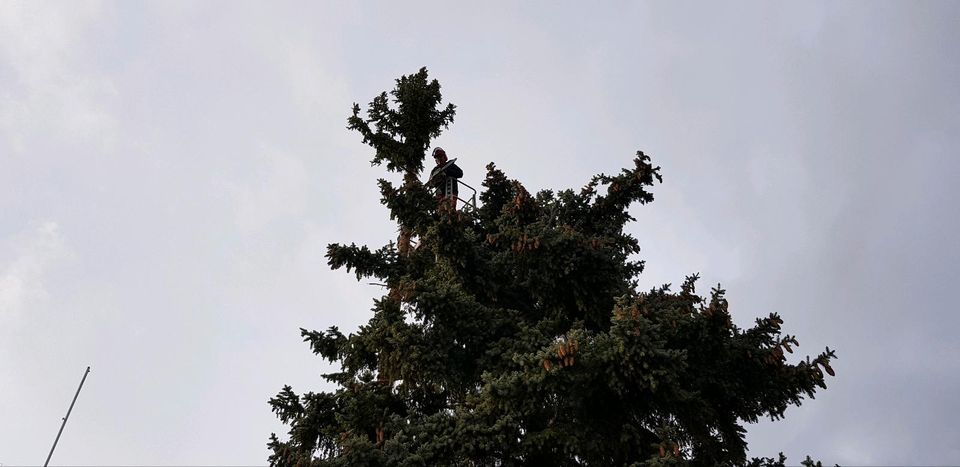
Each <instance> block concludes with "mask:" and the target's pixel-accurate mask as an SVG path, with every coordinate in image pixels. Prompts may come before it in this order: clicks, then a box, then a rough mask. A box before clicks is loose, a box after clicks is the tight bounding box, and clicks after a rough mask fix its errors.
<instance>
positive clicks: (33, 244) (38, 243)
mask: <svg viewBox="0 0 960 467" xmlns="http://www.w3.org/2000/svg"><path fill="white" fill-rule="evenodd" d="M4 243H7V242H4ZM9 243H12V244H13V246H12V247H11V248H9V250H12V255H10V256H12V258H11V259H10V260H9V261H4V262H0V322H7V321H12V320H14V319H16V317H17V316H19V315H20V314H21V313H23V312H24V310H26V309H28V308H29V307H30V306H31V305H32V304H34V303H37V302H40V301H42V300H44V299H45V298H46V297H47V291H46V289H45V288H44V276H45V274H46V272H47V271H48V269H49V268H50V266H51V265H53V264H54V263H56V262H57V261H58V260H60V259H63V258H65V257H66V256H68V255H69V251H68V249H67V247H66V246H65V245H64V241H63V236H62V235H61V234H60V228H59V226H58V225H57V223H56V222H52V221H48V222H45V223H43V224H42V225H40V226H39V227H37V228H35V229H32V230H31V231H28V232H25V233H22V234H20V235H18V236H16V237H15V238H14V239H13V240H12V241H10V242H9Z"/></svg>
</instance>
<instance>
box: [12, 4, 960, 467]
mask: <svg viewBox="0 0 960 467" xmlns="http://www.w3.org/2000/svg"><path fill="white" fill-rule="evenodd" d="M359 3H360V2H356V3H348V2H327V3H320V2H304V3H283V4H277V2H261V3H246V4H243V3H239V2H233V1H222V2H209V1H208V2H188V1H184V2H153V4H152V5H151V4H147V3H146V2H116V3H112V2H94V1H77V2H55V3H51V4H47V3H45V2H40V1H24V2H18V1H13V2H11V1H9V0H2V1H0V212H2V213H3V215H2V216H0V463H2V464H4V465H18V464H42V463H43V461H44V459H45V457H46V454H47V452H48V450H49V448H50V445H51V443H52V442H53V438H54V436H55V435H56V431H57V429H58V428H59V424H60V419H61V417H63V415H64V413H65V411H66V409H67V406H68V405H69V402H70V398H71V397H72V396H73V393H74V391H75V390H76V385H77V384H78V383H79V380H80V377H81V375H82V373H83V370H84V368H85V367H86V366H87V365H90V366H92V367H93V368H92V372H91V374H90V376H89V378H88V379H87V382H86V385H85V386H84V389H83V392H82V393H81V394H80V398H79V400H78V402H77V405H76V408H75V409H74V411H73V414H72V415H71V418H70V422H69V424H68V426H67V427H66V430H65V431H64V434H63V438H62V439H61V441H60V444H59V446H58V448H57V452H56V454H55V455H54V458H53V462H54V463H59V464H86V465H92V464H100V465H108V464H150V465H175V464H178V465H183V464H194V465H195V464H263V463H265V462H266V457H267V450H266V446H265V444H266V442H267V438H268V436H269V434H270V432H272V431H277V432H280V431H283V427H282V426H281V425H280V424H279V423H278V422H276V421H275V419H274V417H273V415H272V414H271V413H270V410H269V407H268V405H267V399H269V398H270V397H271V396H272V395H274V394H276V392H277V391H278V390H279V389H280V388H281V387H282V386H283V385H284V384H292V385H293V386H294V388H295V389H297V390H318V389H322V388H324V387H326V386H324V385H323V383H322V381H321V379H320V378H319V375H320V374H321V373H322V372H324V371H325V370H326V369H327V367H326V366H325V365H324V364H322V362H320V361H319V359H317V358H315V357H313V356H312V355H311V353H310V351H309V349H308V347H307V346H306V345H305V344H303V343H302V342H300V338H299V331H298V328H300V327H307V328H318V329H319V328H326V327H327V326H330V325H339V326H340V327H341V328H344V329H354V328H355V327H356V326H357V325H358V324H359V323H361V322H365V321H366V320H367V319H369V316H370V311H369V309H370V306H371V302H370V299H371V297H373V296H374V295H375V294H377V293H379V292H380V290H378V289H376V288H375V287H370V286H367V285H364V284H362V283H359V284H358V283H357V282H356V280H355V279H354V278H353V277H352V276H350V275H348V274H345V273H343V272H331V271H329V270H328V269H327V267H326V261H325V259H324V257H323V254H324V251H325V246H326V244H327V243H330V242H351V241H356V242H358V243H367V244H370V245H371V246H380V245H382V244H384V243H386V242H387V241H389V240H390V239H391V238H393V237H394V236H395V233H394V230H393V229H394V228H393V227H392V226H391V224H390V223H389V221H388V218H387V216H386V211H385V209H384V208H382V207H381V206H380V205H379V204H378V198H379V195H378V192H377V189H376V185H375V182H374V180H375V179H376V178H377V177H379V176H382V175H383V173H384V172H383V170H382V169H381V168H375V167H370V164H369V160H370V159H371V151H370V149H369V148H368V147H366V146H364V145H362V144H361V143H360V141H359V137H358V136H357V135H355V134H351V133H348V132H347V130H346V129H345V123H346V117H347V115H348V113H349V109H350V106H351V104H352V103H353V102H360V103H361V104H364V103H366V102H368V101H369V100H370V98H372V97H373V96H374V95H375V94H377V93H378V92H380V91H382V90H386V89H389V88H391V87H392V84H393V80H394V79H395V78H396V77H398V76H400V75H401V74H407V73H413V72H416V71H417V69H419V68H420V67H421V66H427V67H428V68H429V69H430V72H431V76H432V77H435V78H438V79H439V80H440V81H441V83H442V85H443V94H444V97H445V98H446V100H448V101H450V102H453V103H455V104H457V106H458V109H457V110H458V113H457V117H456V121H455V123H454V125H453V126H452V127H451V128H450V130H449V131H448V132H447V133H445V134H444V135H443V136H441V138H440V139H439V140H438V141H437V144H440V145H442V146H444V147H445V148H447V151H448V153H449V154H451V156H453V157H458V164H459V165H461V167H463V169H464V171H465V173H466V175H465V181H466V182H467V183H471V184H474V185H478V184H479V182H480V181H481V179H482V175H483V166H484V165H485V164H487V163H488V162H490V161H494V162H496V163H497V165H498V166H499V167H501V168H502V169H503V170H505V171H506V172H507V174H508V175H509V176H511V177H513V178H517V179H519V180H521V181H523V182H524V183H525V184H526V185H527V187H528V188H529V189H531V191H533V190H537V189H542V188H566V187H579V186H582V185H583V184H584V183H585V182H586V181H587V180H588V179H589V177H590V176H591V175H592V174H594V173H597V172H607V173H610V172H614V171H616V170H618V168H620V167H624V166H628V165H630V163H631V159H632V156H633V153H634V152H635V151H636V150H638V149H642V150H644V151H645V152H647V153H648V154H650V155H651V156H652V157H653V160H654V162H655V163H656V164H659V165H661V166H662V167H663V169H662V172H663V175H664V183H663V184H662V185H658V186H656V187H655V189H654V192H655V196H656V201H655V202H654V203H653V204H652V205H648V206H644V207H637V208H636V209H635V210H634V211H633V212H634V214H635V216H636V217H637V218H638V221H637V222H636V223H634V224H633V225H632V226H630V230H631V232H633V233H634V234H635V235H636V236H637V237H638V238H639V239H640V241H641V245H642V246H643V248H644V253H643V254H642V257H643V258H644V259H646V260H647V270H646V272H645V273H644V274H643V276H642V279H641V284H642V285H643V287H644V288H649V287H652V286H654V285H658V284H662V283H667V282H672V283H674V284H678V283H679V282H680V281H682V279H683V277H684V276H685V275H686V274H688V273H693V272H700V273H701V276H702V277H703V280H702V281H701V291H704V292H706V291H708V290H709V287H710V286H711V285H712V284H716V283H717V282H721V283H722V284H723V286H724V287H725V288H726V289H727V290H728V294H729V295H728V296H729V299H730V302H731V309H732V312H733V314H734V317H735V320H736V321H737V322H738V323H739V324H741V325H748V324H750V323H751V322H752V320H753V319H754V318H755V317H758V316H764V315H766V314H767V313H770V312H773V311H776V312H779V313H780V314H781V316H782V317H783V318H784V320H785V325H784V328H785V330H786V331H787V332H789V333H791V334H796V335H798V338H799V340H800V343H801V346H800V351H801V353H802V354H816V353H818V352H820V351H821V350H822V349H823V347H824V346H827V345H829V346H830V347H831V348H836V349H837V354H838V356H839V360H838V361H837V362H836V365H835V366H834V368H835V369H836V371H837V377H835V378H828V380H827V381H828V385H829V389H828V390H826V391H823V392H821V393H820V395H818V397H817V398H816V399H815V400H812V401H807V402H806V403H805V404H804V406H803V407H802V408H791V409H789V410H788V411H787V418H786V419H785V420H782V421H778V422H775V423H770V422H763V423H760V424H758V425H752V426H750V427H749V436H748V441H749V442H750V450H751V455H755V456H760V455H763V456H775V455H776V453H777V452H778V451H781V450H782V451H784V452H785V453H786V454H787V455H788V456H789V457H790V460H791V461H793V462H799V461H800V460H802V459H803V456H804V455H806V454H808V453H809V454H811V455H813V456H814V457H817V458H820V459H822V460H823V461H824V462H825V463H830V464H833V463H840V464H847V465H851V464H853V465H856V464H860V465H863V464H886V465H894V464H926V465H930V464H953V465H956V464H960V445H958V444H957V440H958V439H960V423H958V421H957V416H958V414H960V401H958V399H957V397H956V395H957V394H958V393H960V343H958V338H957V329H958V326H960V317H958V315H957V313H956V310H955V308H954V307H955V305H954V304H955V299H954V298H951V297H953V295H951V293H952V292H954V290H953V289H952V288H951V287H956V286H957V284H958V282H960V274H958V272H957V264H958V261H960V242H958V240H957V239H958V236H960V228H958V223H960V212H958V211H960V209H958V205H960V203H958V195H960V188H958V185H960V160H958V158H957V151H956V148H957V147H958V146H960V85H958V84H960V47H958V44H960V27H958V25H960V3H957V2H943V3H934V2H879V1H869V2H863V3H854V2H802V3H801V2H797V3H793V4H787V3H784V2H756V3H724V4H722V5H720V4H715V3H714V2H704V3H685V2H656V3H652V2H651V3H640V2H608V3H604V4H593V3H589V4H588V2H577V3H575V2H511V3H506V2H503V3H499V2H458V3H459V5H460V6H451V5H450V3H452V2H436V3H415V4H410V3H409V2H403V4H400V3H399V2H377V3H374V2H363V3H362V4H359ZM793 358H799V357H797V356H796V354H794V355H793Z"/></svg>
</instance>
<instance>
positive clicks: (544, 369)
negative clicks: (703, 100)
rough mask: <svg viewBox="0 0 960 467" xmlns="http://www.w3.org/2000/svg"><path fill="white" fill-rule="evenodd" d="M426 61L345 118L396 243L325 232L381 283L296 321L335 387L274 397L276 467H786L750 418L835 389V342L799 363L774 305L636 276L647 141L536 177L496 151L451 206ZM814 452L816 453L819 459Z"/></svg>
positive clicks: (446, 120) (443, 113) (690, 282)
mask: <svg viewBox="0 0 960 467" xmlns="http://www.w3.org/2000/svg"><path fill="white" fill-rule="evenodd" d="M441 101H442V98H441V93H440V85H439V84H438V83H437V81H436V80H430V79H429V78H428V74H427V70H426V69H421V70H420V71H419V72H418V73H415V74H413V75H408V76H403V77H401V78H400V79H398V80H396V86H395V88H394V89H393V90H392V91H391V92H390V93H386V92H384V93H382V94H380V95H378V96H376V97H375V98H374V99H373V101H372V102H371V103H370V104H369V106H368V107H367V110H366V113H365V114H364V113H361V108H360V106H359V105H356V104H354V107H353V113H352V115H351V116H350V117H349V119H348V128H349V129H351V130H354V131H356V132H358V133H359V134H360V136H361V137H362V140H363V142H364V143H366V144H368V145H369V146H370V147H371V148H373V150H374V156H373V164H376V165H383V166H385V167H386V169H387V171H389V172H393V173H396V174H399V175H400V176H401V178H402V180H403V182H402V184H401V185H399V186H395V185H394V184H393V183H391V182H390V181H387V180H386V179H381V180H379V183H378V184H379V189H380V194H381V196H382V204H383V205H384V206H386V208H387V209H388V210H389V215H390V217H391V219H393V220H395V221H396V222H397V226H398V230H399V232H400V236H399V238H398V241H397V242H396V243H393V242H391V243H389V244H387V245H386V246H383V247H381V248H378V249H376V250H371V249H370V248H368V247H366V246H357V245H355V244H350V245H341V244H332V245H329V247H328V251H327V258H328V260H329V264H330V266H331V267H332V268H333V269H340V268H343V269H346V270H347V271H348V272H352V273H354V274H355V275H356V277H357V279H358V280H360V279H365V278H373V279H375V280H377V281H378V282H381V283H383V284H385V285H386V288H387V289H386V292H387V293H386V295H384V296H383V297H382V298H380V299H378V300H375V303H374V306H373V310H372V311H373V313H372V317H371V318H370V320H369V322H367V323H366V324H365V325H363V326H361V327H360V328H359V330H358V331H356V332H353V333H350V334H344V333H343V332H341V331H340V330H339V329H338V328H337V327H336V326H332V327H330V328H329V329H327V330H326V331H308V330H306V329H302V330H301V332H302V336H303V339H304V341H305V342H307V343H308V344H309V345H310V347H311V348H312V350H313V352H314V353H315V354H317V355H319V356H320V357H322V358H324V359H326V360H329V361H330V362H333V363H335V364H337V365H339V367H340V371H337V372H334V373H331V374H327V375H324V378H325V379H326V380H327V381H330V382H332V383H334V384H335V385H336V389H335V390H334V391H333V392H308V393H305V394H297V393H295V392H294V391H293V389H292V388H291V387H289V386H285V387H284V388H283V390H282V391H281V392H280V393H279V394H278V395H277V396H276V397H274V398H273V399H271V400H270V404H271V406H272V409H273V411H274V412H275V413H276V415H277V416H278V417H279V418H280V420H281V421H282V422H283V423H284V424H286V425H288V426H289V434H288V436H287V437H286V440H284V441H281V440H280V439H279V438H278V437H277V436H276V435H271V440H270V442H269V444H268V446H269V448H270V449H271V451H272V454H271V456H270V459H269V460H270V463H271V464H272V465H278V466H279V465H283V466H286V465H290V466H293V465H330V466H338V465H344V466H346V465H391V466H393V465H396V466H401V465H402V466H418V465H423V466H433V465H451V466H455V465H456V466H459V465H463V466H468V465H469V466H474V465H503V466H509V465H551V466H553V465H556V466H567V465H569V466H579V465H590V466H608V465H661V464H681V465H685V464H690V465H708V464H728V465H729V464H732V465H747V464H749V465H782V464H783V461H784V459H783V458H782V457H781V458H780V459H779V460H774V459H772V458H761V459H753V460H748V459H747V457H746V448H747V446H746V443H745V441H744V433H745V431H744V428H743V426H744V424H745V423H750V422H755V421H757V420H758V419H759V418H760V417H771V418H773V419H778V418H780V417H782V416H783V415H784V411H785V410H786V409H787V407H788V406H789V405H799V404H800V403H801V400H802V399H803V398H804V397H810V398H812V397H813V396H814V393H815V391H816V390H817V388H818V387H819V388H826V385H825V382H824V374H823V372H824V371H825V372H827V373H829V374H830V375H833V369H832V368H831V366H830V362H831V360H832V359H833V358H835V355H834V352H833V351H831V350H830V349H829V348H828V349H826V350H825V351H824V352H822V353H820V354H819V355H817V356H816V357H815V358H812V359H811V358H810V357H806V358H804V359H799V360H797V361H796V362H795V363H789V362H788V361H787V357H786V353H792V352H793V349H794V347H797V346H798V345H799V344H798V341H797V339H796V337H794V336H792V335H788V334H784V333H783V332H782V331H781V325H782V323H783V321H782V320H781V319H780V317H779V316H778V315H777V314H775V313H774V314H770V315H769V316H767V317H764V318H760V319H757V320H756V324H755V325H754V326H753V327H751V328H749V329H741V328H739V327H737V326H736V325H734V324H733V323H732V321H731V317H730V313H729V311H728V303H727V300H726V298H724V290H723V289H721V288H720V287H719V286H717V287H715V288H713V289H712V290H711V291H710V293H709V294H708V295H707V296H700V295H698V294H697V292H696V286H697V275H692V276H690V277H687V278H686V280H684V281H683V283H682V285H681V286H680V287H679V290H677V291H674V290H671V287H670V286H669V285H664V286H662V287H658V288H655V289H653V290H650V291H640V290H638V285H637V277H638V275H639V274H640V273H641V271H642V270H643V262H642V261H639V260H637V259H635V256H636V254H637V253H639V251H640V247H639V242H638V240H637V239H636V238H634V237H633V236H631V235H630V234H628V233H626V232H625V231H624V228H625V227H626V226H627V224H628V223H629V222H631V221H633V220H634V219H633V218H632V217H631V216H630V214H629V211H628V208H629V207H630V206H631V205H632V204H633V203H640V204H646V203H649V202H651V201H653V194H652V193H651V191H650V189H651V187H652V186H653V185H654V183H655V182H660V181H662V180H661V175H660V168H659V167H655V166H654V165H653V164H652V163H651V160H650V158H649V157H648V156H647V155H646V154H644V153H643V152H637V153H636V156H635V157H634V158H633V161H632V165H631V166H629V167H628V168H626V169H623V170H622V171H621V172H620V173H618V174H615V175H604V174H600V175H596V176H594V177H592V178H591V179H589V181H588V182H587V183H586V185H585V186H584V187H583V188H582V189H579V190H572V189H566V190H562V191H556V192H554V191H540V192H538V193H536V194H532V193H530V192H528V191H527V190H526V189H525V188H524V186H523V185H522V184H521V183H520V182H518V181H516V180H511V179H510V178H509V177H508V176H507V175H506V174H504V173H503V172H502V171H501V170H499V169H497V167H496V166H495V165H494V164H493V163H491V164H489V165H488V166H487V173H486V177H485V179H484V180H483V183H482V185H483V189H482V192H481V194H480V203H479V206H478V207H477V209H469V208H467V209H461V210H457V209H449V208H448V206H449V204H444V203H439V204H438V202H437V200H436V199H435V198H434V196H433V195H432V193H431V192H430V190H429V187H427V186H425V185H424V184H423V183H422V182H421V179H422V178H423V177H422V172H423V169H424V156H425V154H426V152H427V150H428V148H429V146H430V142H431V140H432V139H433V138H435V137H437V136H438V135H439V134H440V132H441V130H443V129H445V128H447V127H448V125H449V124H450V123H452V122H453V118H454V113H455V107H454V106H453V105H446V106H443V104H442V103H441ZM811 465H812V463H811Z"/></svg>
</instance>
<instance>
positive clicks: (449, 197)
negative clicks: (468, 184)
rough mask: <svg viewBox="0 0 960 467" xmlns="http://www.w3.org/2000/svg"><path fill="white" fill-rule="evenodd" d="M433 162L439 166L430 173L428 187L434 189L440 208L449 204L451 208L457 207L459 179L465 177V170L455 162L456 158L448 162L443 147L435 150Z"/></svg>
mask: <svg viewBox="0 0 960 467" xmlns="http://www.w3.org/2000/svg"><path fill="white" fill-rule="evenodd" d="M433 160H434V161H435V162H436V163H437V166H436V167H434V168H433V170H431V171H430V180H428V181H427V185H429V186H431V187H433V188H434V190H435V191H436V197H437V200H438V201H439V204H440V206H444V204H446V203H449V207H450V208H453V209H455V208H456V207H457V194H458V190H457V179H458V178H460V177H462V176H463V170H461V169H460V167H457V164H455V163H454V162H456V161H457V159H456V158H453V159H450V160H447V153H446V152H445V151H444V150H443V148H441V147H437V148H435V149H434V150H433Z"/></svg>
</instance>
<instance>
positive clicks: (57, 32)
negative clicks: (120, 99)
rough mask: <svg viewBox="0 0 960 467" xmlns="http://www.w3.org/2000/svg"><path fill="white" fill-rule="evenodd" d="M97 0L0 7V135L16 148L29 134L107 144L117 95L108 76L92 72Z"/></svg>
mask: <svg viewBox="0 0 960 467" xmlns="http://www.w3.org/2000/svg"><path fill="white" fill-rule="evenodd" d="M102 13H103V11H102V8H101V7H100V5H99V2H81V3H71V4H58V8H49V7H47V6H45V5H43V2H7V3H4V7H3V8H2V9H0V136H3V137H4V139H6V140H7V141H8V142H9V143H8V144H9V145H10V150H12V151H13V152H14V153H15V154H21V153H23V152H25V150H26V148H27V147H29V146H30V145H29V144H28V143H27V141H28V140H29V139H32V138H38V137H39V138H43V139H45V138H47V137H50V135H57V136H59V137H61V138H64V139H65V140H66V141H68V142H75V141H84V142H90V141H93V142H96V143H97V144H100V145H102V147H110V145H111V144H112V143H113V141H114V139H115V138H114V136H113V135H114V133H115V131H114V128H115V126H116V122H115V121H114V120H113V119H112V118H111V117H110V115H109V113H108V112H107V110H106V107H107V106H108V105H109V103H110V102H111V101H113V100H115V99H116V97H117V96H116V91H115V90H114V88H113V86H112V84H111V82H110V80H109V79H108V78H107V77H106V75H104V74H102V73H97V72H94V71H93V70H94V67H93V66H92V65H93V63H92V62H96V60H92V59H91V58H92V57H91V55H93V54H92V53H90V52H92V51H93V50H92V47H91V45H92V41H91V40H90V39H91V37H90V36H91V32H92V31H96V29H94V28H95V27H96V26H99V25H102V20H103V17H102V16H103V15H102Z"/></svg>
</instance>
